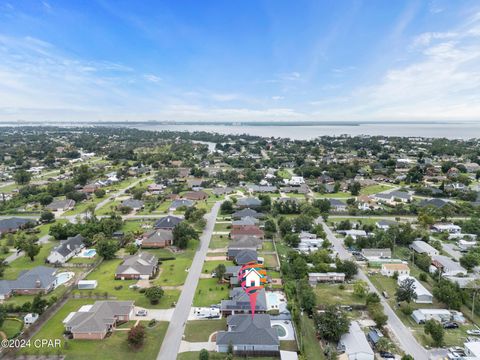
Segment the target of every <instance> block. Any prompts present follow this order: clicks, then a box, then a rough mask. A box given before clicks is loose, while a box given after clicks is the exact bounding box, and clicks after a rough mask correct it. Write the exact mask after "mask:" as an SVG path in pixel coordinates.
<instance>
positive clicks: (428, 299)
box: [397, 275, 433, 304]
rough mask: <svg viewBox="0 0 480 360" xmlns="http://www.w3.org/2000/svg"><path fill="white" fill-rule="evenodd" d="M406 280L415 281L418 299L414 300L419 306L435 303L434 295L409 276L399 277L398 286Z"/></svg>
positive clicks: (414, 285)
mask: <svg viewBox="0 0 480 360" xmlns="http://www.w3.org/2000/svg"><path fill="white" fill-rule="evenodd" d="M406 279H413V281H414V282H413V287H414V289H415V294H417V298H416V299H415V300H414V301H415V302H416V303H417V304H431V303H432V302H433V295H432V294H431V293H430V291H428V290H427V289H426V288H425V286H423V285H422V284H421V283H420V281H418V280H417V279H415V278H414V277H412V276H409V275H402V276H399V277H398V280H397V284H399V285H400V283H401V282H402V281H404V280H406Z"/></svg>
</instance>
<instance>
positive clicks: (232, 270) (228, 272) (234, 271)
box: [223, 265, 241, 287]
mask: <svg viewBox="0 0 480 360" xmlns="http://www.w3.org/2000/svg"><path fill="white" fill-rule="evenodd" d="M240 268H241V266H237V265H235V266H227V267H226V269H225V274H224V275H223V278H224V279H225V280H228V281H229V282H230V286H232V287H233V286H238V272H239V271H240Z"/></svg>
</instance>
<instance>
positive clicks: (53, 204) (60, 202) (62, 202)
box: [45, 199, 75, 210]
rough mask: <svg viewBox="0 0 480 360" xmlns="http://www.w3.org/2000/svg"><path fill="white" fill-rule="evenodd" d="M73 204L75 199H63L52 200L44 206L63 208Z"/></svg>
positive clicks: (55, 208)
mask: <svg viewBox="0 0 480 360" xmlns="http://www.w3.org/2000/svg"><path fill="white" fill-rule="evenodd" d="M71 206H75V200H71V199H65V200H53V201H52V202H51V203H50V204H48V205H47V206H46V207H45V208H46V209H49V210H59V209H60V210H63V209H66V208H68V207H71Z"/></svg>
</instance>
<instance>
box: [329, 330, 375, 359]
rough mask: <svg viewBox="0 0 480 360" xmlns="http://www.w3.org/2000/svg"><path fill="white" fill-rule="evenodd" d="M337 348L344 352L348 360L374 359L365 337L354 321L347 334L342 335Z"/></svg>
mask: <svg viewBox="0 0 480 360" xmlns="http://www.w3.org/2000/svg"><path fill="white" fill-rule="evenodd" d="M338 348H339V349H340V350H342V351H344V353H345V355H346V358H347V359H348V360H374V359H375V354H374V352H373V350H372V348H371V347H370V344H369V343H368V341H367V337H366V336H365V333H364V332H363V331H362V329H361V328H360V325H359V324H358V322H356V321H352V322H351V323H350V328H349V329H348V333H346V334H343V335H342V337H341V338H340V341H339V343H338Z"/></svg>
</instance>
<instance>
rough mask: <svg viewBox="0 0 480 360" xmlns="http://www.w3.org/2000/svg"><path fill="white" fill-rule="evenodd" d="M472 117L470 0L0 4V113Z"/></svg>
mask: <svg viewBox="0 0 480 360" xmlns="http://www.w3.org/2000/svg"><path fill="white" fill-rule="evenodd" d="M479 118H480V3H478V1H460V0H459V1H440V0H432V1H413V0H412V1H410V0H409V1H400V0H398V1H384V0H378V1H374V0H369V1H366V0H365V1H334V0H332V1H320V0H313V1H303V0H295V1H291V0H288V1H283V0H272V1H260V0H238V1H233V0H232V1H223V0H222V1H221V0H218V1H208V0H202V1H198V0H192V1H174V0H172V1H151V2H149V1H117V0H116V1H73V0H70V1H51V0H47V1H1V0H0V121H11V120H19V119H21V120H35V121H48V120H54V121H63V120H64V121H75V120H91V121H98V120H233V121H258V120H262V121H266V120H276V121H278V120H290V121H292V120H327V121H334V120H379V121H380V120H381V121H393V120H462V121H465V120H467V121H478V120H479Z"/></svg>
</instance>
